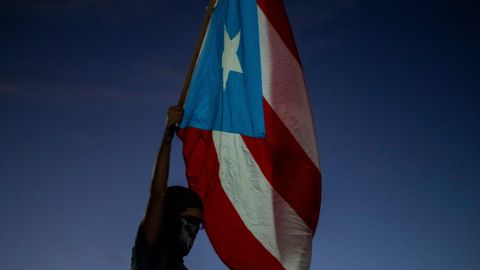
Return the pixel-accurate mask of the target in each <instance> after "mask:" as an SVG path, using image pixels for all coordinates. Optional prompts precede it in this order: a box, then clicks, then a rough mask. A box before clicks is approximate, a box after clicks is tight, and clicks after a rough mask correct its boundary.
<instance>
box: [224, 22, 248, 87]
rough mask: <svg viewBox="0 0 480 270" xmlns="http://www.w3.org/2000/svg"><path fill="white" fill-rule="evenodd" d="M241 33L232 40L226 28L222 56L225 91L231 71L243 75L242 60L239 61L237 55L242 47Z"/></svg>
mask: <svg viewBox="0 0 480 270" xmlns="http://www.w3.org/2000/svg"><path fill="white" fill-rule="evenodd" d="M240 33H241V31H238V34H237V35H236V36H235V37H234V38H233V39H230V36H229V35H228V32H227V27H225V33H224V36H223V44H224V48H223V54H222V68H223V90H225V88H226V87H227V81H228V76H229V74H230V71H235V72H238V73H243V70H242V66H241V65H240V59H238V55H237V51H238V47H239V45H240Z"/></svg>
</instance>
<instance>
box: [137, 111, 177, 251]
mask: <svg viewBox="0 0 480 270" xmlns="http://www.w3.org/2000/svg"><path fill="white" fill-rule="evenodd" d="M182 115H183V110H182V108H181V107H179V106H174V107H170V109H169V110H168V118H167V126H166V128H165V132H164V134H163V139H162V144H161V146H160V151H159V152H158V156H157V160H156V162H155V168H154V170H153V176H152V186H151V188H150V198H149V200H148V205H147V211H146V213H145V218H144V221H143V230H144V233H145V239H146V240H147V243H148V244H149V245H152V244H153V243H154V242H155V239H157V236H158V234H159V233H160V229H161V226H162V218H163V212H164V207H165V197H166V193H167V181H168V171H169V165H170V148H171V144H172V139H173V137H174V135H175V129H176V128H177V124H178V123H179V122H180V120H181V119H182Z"/></svg>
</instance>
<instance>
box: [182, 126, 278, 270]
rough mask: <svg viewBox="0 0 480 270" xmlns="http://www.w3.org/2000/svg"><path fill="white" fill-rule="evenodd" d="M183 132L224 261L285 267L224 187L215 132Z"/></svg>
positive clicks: (191, 175) (194, 183)
mask: <svg viewBox="0 0 480 270" xmlns="http://www.w3.org/2000/svg"><path fill="white" fill-rule="evenodd" d="M179 136H180V137H181V139H182V140H183V141H184V146H183V154H184V158H185V163H186V168H187V177H188V180H189V185H190V188H191V189H193V190H195V191H196V192H197V193H198V194H199V195H200V197H201V198H202V200H203V202H204V205H205V213H204V218H205V228H206V231H207V234H208V237H209V239H210V241H211V242H212V245H213V247H214V248H215V251H216V252H217V254H218V255H219V257H220V258H221V259H222V261H223V262H224V263H225V264H226V265H227V266H228V267H229V268H230V269H241V270H245V269H272V270H277V269H284V267H283V266H282V265H281V264H280V262H279V261H278V260H277V259H276V258H275V257H274V256H273V255H272V254H270V252H269V251H268V250H266V249H265V248H264V247H263V246H262V245H261V244H260V242H259V241H258V240H257V239H256V238H255V236H254V235H253V234H252V233H251V232H250V231H249V230H248V228H247V227H246V226H245V224H244V223H243V222H242V220H241V219H240V216H239V215H238V213H237V212H236V210H235V208H234V207H233V205H232V203H231V202H230V200H229V199H228V197H227V195H226V194H225V192H224V191H223V188H222V186H221V183H220V178H219V176H218V174H219V163H218V157H217V153H216V150H215V146H214V142H213V138H212V133H211V132H210V131H202V130H199V129H195V128H186V129H183V130H181V131H180V132H179Z"/></svg>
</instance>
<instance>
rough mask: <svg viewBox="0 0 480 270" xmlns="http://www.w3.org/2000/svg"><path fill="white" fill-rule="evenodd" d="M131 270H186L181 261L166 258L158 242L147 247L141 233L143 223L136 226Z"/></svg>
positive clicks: (143, 235)
mask: <svg viewBox="0 0 480 270" xmlns="http://www.w3.org/2000/svg"><path fill="white" fill-rule="evenodd" d="M131 266H132V270H188V269H187V268H186V267H185V265H184V264H183V260H182V259H175V258H173V257H171V256H168V255H167V254H166V253H165V251H164V250H163V248H162V247H161V245H160V240H159V241H156V243H154V244H153V245H152V246H149V245H148V243H147V240H146V239H145V233H144V232H143V223H140V226H138V232H137V237H136V238H135V246H134V247H133V249H132V263H131Z"/></svg>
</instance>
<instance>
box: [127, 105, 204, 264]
mask: <svg viewBox="0 0 480 270" xmlns="http://www.w3.org/2000/svg"><path fill="white" fill-rule="evenodd" d="M182 115H183V110H182V108H181V107H179V106H174V107H171V108H170V109H169V110H168V115H167V126H166V128H165V133H164V135H163V140H162V144H161V147H160V151H159V153H158V157H157V160H156V162H155V169H154V171H153V177H152V185H151V189H150V198H149V200H148V205H147V210H146V213H145V217H144V219H143V221H142V222H141V223H140V225H139V228H138V231H137V236H136V238H135V246H134V247H133V249H132V260H131V269H132V270H161V269H162V270H163V269H167V270H177V269H181V270H185V269H187V268H186V267H185V265H184V263H183V257H184V256H186V255H187V254H188V253H189V251H190V249H191V248H192V245H193V241H194V240H195V237H196V235H197V233H198V231H199V229H200V228H201V226H202V222H203V220H202V217H203V204H202V201H201V199H200V197H199V196H198V195H197V194H196V193H195V192H194V191H192V190H190V189H188V188H185V187H180V186H172V187H168V188H167V181H168V171H169V163H170V149H171V143H172V139H173V137H174V134H175V130H176V128H177V126H178V123H179V122H180V120H181V119H182Z"/></svg>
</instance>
